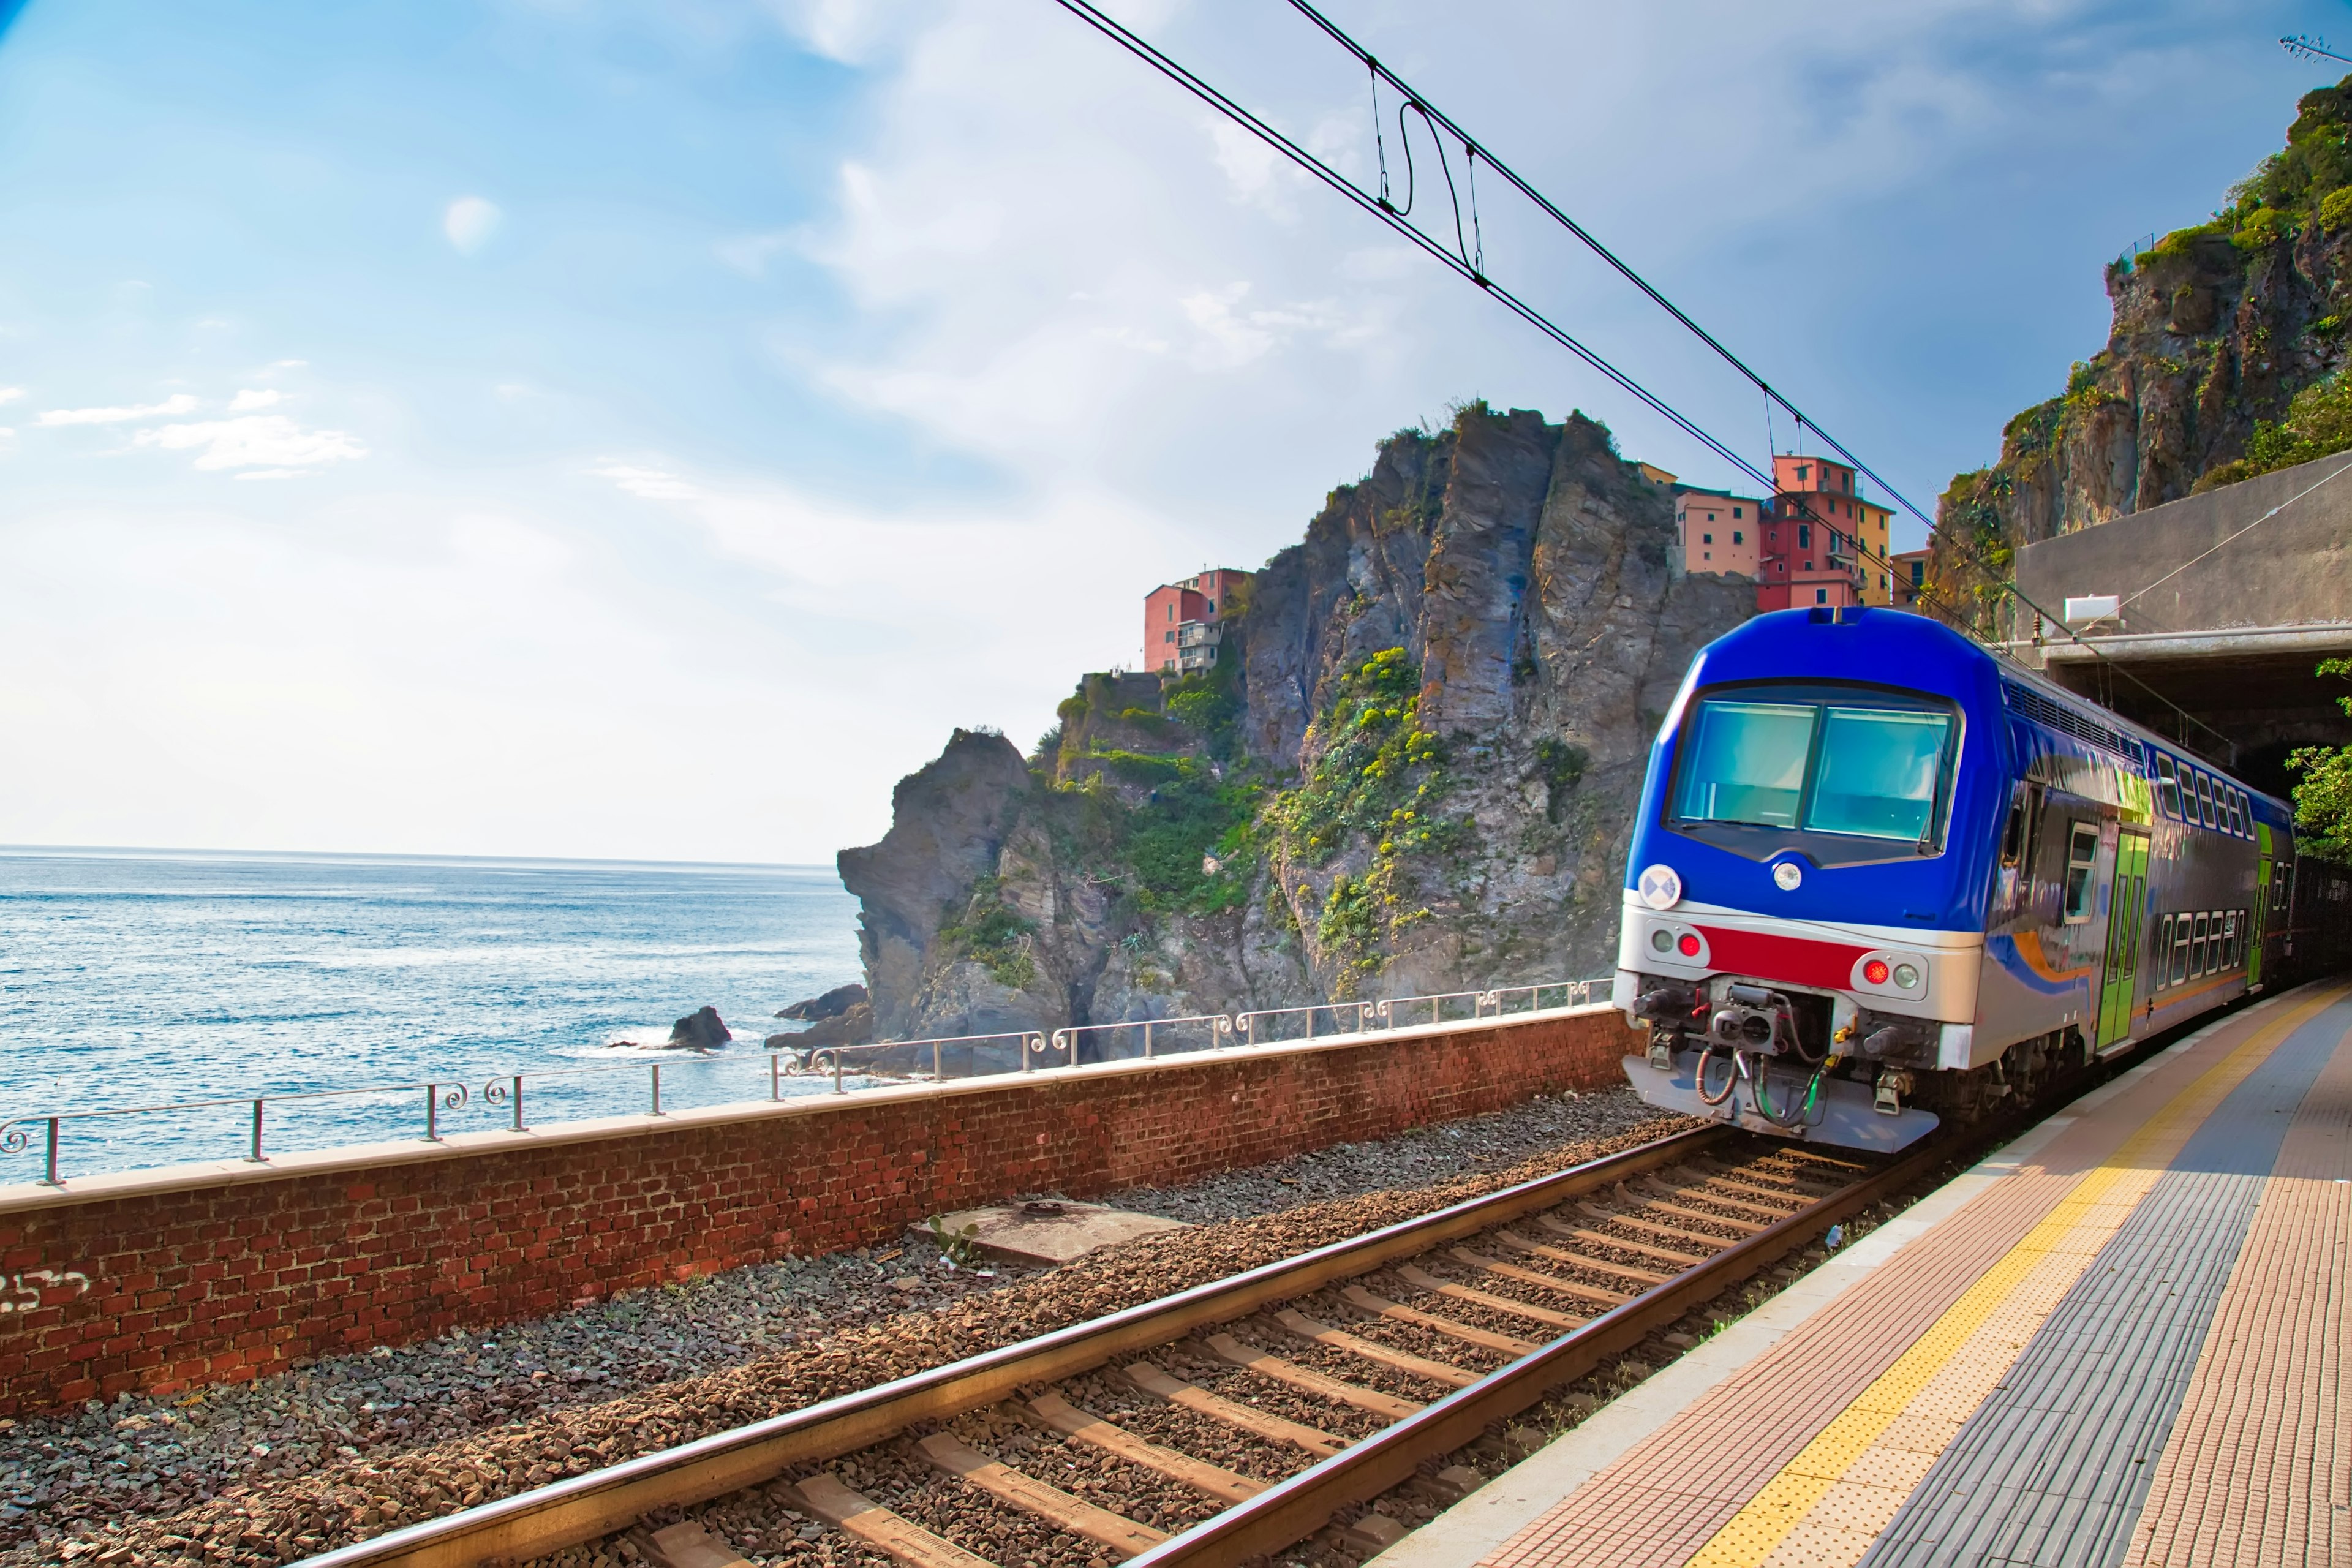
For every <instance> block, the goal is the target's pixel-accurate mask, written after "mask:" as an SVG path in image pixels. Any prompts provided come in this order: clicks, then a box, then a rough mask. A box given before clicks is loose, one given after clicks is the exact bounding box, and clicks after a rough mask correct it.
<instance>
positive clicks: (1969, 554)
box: [1288, 0, 2326, 753]
mask: <svg viewBox="0 0 2352 1568" xmlns="http://www.w3.org/2000/svg"><path fill="white" fill-rule="evenodd" d="M1288 4H1289V5H1290V7H1291V8H1292V9H1293V10H1295V11H1297V13H1298V14H1299V15H1300V16H1305V17H1306V18H1307V20H1308V21H1309V22H1311V23H1313V24H1314V25H1315V26H1316V27H1317V28H1318V29H1319V30H1320V31H1321V32H1322V33H1323V34H1324V35H1325V36H1326V37H1329V38H1330V39H1331V40H1332V41H1333V42H1334V43H1336V44H1338V45H1339V47H1341V48H1343V49H1345V50H1346V51H1347V52H1348V53H1349V55H1351V56H1353V57H1354V58H1356V59H1357V61H1358V62H1359V63H1360V64H1362V65H1363V66H1364V67H1365V68H1366V69H1368V70H1369V71H1370V72H1371V73H1372V75H1373V77H1374V78H1375V79H1381V80H1385V81H1387V82H1388V84H1389V85H1390V86H1391V87H1392V88H1394V89H1396V90H1397V91H1398V92H1399V93H1401V94H1402V95H1403V96H1404V98H1405V99H1406V100H1407V101H1409V102H1410V103H1412V106H1413V108H1414V109H1415V110H1418V111H1419V112H1420V113H1421V115H1422V116H1423V119H1424V120H1425V121H1428V122H1430V123H1431V124H1432V125H1433V126H1443V127H1444V128H1445V129H1446V130H1447V131H1450V132H1453V133H1454V136H1456V137H1457V138H1459V139H1460V140H1461V142H1462V145H1463V149H1464V153H1465V157H1466V158H1468V159H1470V160H1473V161H1475V160H1476V159H1478V158H1482V157H1483V158H1485V159H1486V163H1488V165H1489V166H1491V167H1492V168H1493V169H1494V170H1495V171H1496V173H1497V174H1500V175H1501V176H1502V177H1503V178H1504V179H1506V180H1507V181H1509V182H1510V184H1511V185H1512V187H1513V188H1514V189H1515V190H1517V192H1518V193H1519V194H1520V195H1523V196H1525V197H1527V198H1528V201H1529V202H1531V203H1533V204H1534V205H1536V207H1537V208H1538V210H1540V211H1541V212H1542V213H1543V214H1544V215H1545V216H1548V217H1549V218H1551V219H1552V220H1553V221H1554V222H1555V223H1558V224H1559V225H1560V226H1562V227H1564V228H1566V229H1567V230H1568V231H1569V232H1570V234H1572V235H1574V236H1575V237H1577V238H1578V239H1579V240H1580V241H1581V242H1582V243H1583V244H1584V245H1585V247H1587V248H1589V249H1590V250H1591V252H1592V253H1593V254H1594V255H1595V256H1597V257H1599V258H1601V260H1602V261H1603V262H1605V263H1607V264H1608V266H1609V267H1610V268H1612V270H1614V271H1615V272H1616V273H1617V274H1618V275H1619V276H1620V277H1622V278H1623V279H1625V280H1626V281H1627V282H1629V283H1631V284H1632V285H1633V287H1634V288H1636V289H1639V290H1641V292H1642V293H1643V294H1644V295H1645V296H1647V297H1648V298H1649V299H1650V300H1651V301H1652V302H1654V304H1656V305H1657V306H1658V308H1659V309H1660V310H1664V311H1665V312H1666V313H1667V314H1668V315H1670V316H1672V317H1673V318H1674V319H1675V321H1677V322H1679V323H1680V324H1681V325H1682V326H1683V327H1684V328H1685V329H1686V330H1687V331H1690V332H1691V333H1692V335H1694V336H1695V337H1696V338H1697V339H1698V340H1699V341H1700V342H1703V343H1705V344H1706V346H1707V347H1708V348H1710V349H1713V350H1714V351H1715V352H1716V353H1717V355H1719V356H1720V357H1721V358H1722V359H1723V361H1724V363H1727V364H1728V365H1730V366H1731V367H1732V368H1733V369H1734V370H1736V371H1738V373H1739V374H1741V375H1742V376H1744V377H1746V378H1747V379H1748V381H1749V382H1750V383H1751V384H1754V385H1755V386H1756V387H1757V388H1758V390H1759V391H1760V392H1761V393H1762V394H1763V395H1764V397H1765V400H1766V402H1765V406H1766V411H1767V419H1768V422H1769V411H1770V406H1771V405H1772V404H1774V403H1778V404H1779V405H1780V406H1781V407H1782V408H1784V409H1786V410H1787V411H1788V413H1789V416H1790V419H1791V420H1793V421H1794V422H1795V425H1796V428H1797V440H1798V449H1799V450H1800V452H1801V451H1802V450H1803V443H1804V433H1805V431H1806V429H1807V428H1808V427H1811V430H1812V432H1813V434H1814V435H1816V436H1819V437H1821V438H1822V443H1823V445H1825V446H1827V447H1829V448H1830V450H1832V451H1833V452H1835V453H1836V454H1837V455H1838V456H1839V457H1841V458H1844V459H1845V461H1846V463H1847V464H1848V465H1849V466H1851V467H1852V468H1853V469H1854V470H1855V471H1856V472H1857V473H1859V474H1862V475H1863V476H1864V477H1865V478H1867V479H1870V481H1871V482H1872V483H1874V484H1875V485H1877V486H1878V487H1879V489H1882V490H1884V491H1885V492H1886V494H1887V495H1888V496H1889V497H1890V498H1891V499H1893V500H1895V503H1896V504H1897V505H1898V506H1900V507H1901V508H1902V509H1903V510H1906V511H1907V512H1909V513H1910V514H1911V515H1912V516H1913V517H1915V518H1917V519H1918V520H1919V521H1920V522H1921V523H1922V524H1924V525H1925V526H1926V528H1927V534H1928V537H1929V538H1930V539H1941V540H1942V541H1943V542H1945V543H1946V544H1947V545H1948V546H1950V547H1951V548H1952V549H1953V550H1955V551H1956V552H1958V553H1959V554H1961V555H1962V556H1964V557H1965V558H1967V560H1968V561H1969V563H1971V564H1973V565H1974V566H1975V567H1976V568H1977V569H1978V570H1979V571H1980V572H1982V573H1983V574H1985V575H1986V576H1987V577H1988V578H1990V579H1991V582H1992V585H1993V586H1994V587H1996V588H1997V589H1998V590H1999V591H2000V593H2001V594H2003V595H2006V596H2007V597H2009V598H2011V599H2013V600H2015V601H2016V602H2017V604H2018V605H2020V606H2021V607H2022V608H2024V609H2025V610H2027V611H2029V612H2030V613H2032V616H2034V618H2035V621H2036V623H2037V625H2038V626H2042V627H2050V628H2054V629H2056V630H2057V631H2058V632H2060V633H2061V634H2062V635H2063V636H2065V637H2068V638H2070V639H2072V640H2073V641H2074V642H2076V643H2079V644H2081V645H2082V647H2084V649H2085V650H2086V651H2087V652H2089V653H2090V654H2091V656H2092V657H2093V658H2096V659H2097V660H2099V662H2100V663H2102V664H2105V665H2107V666H2109V667H2110V669H2111V671H2112V673H2114V674H2116V675H2120V676H2122V677H2123V678H2124V679H2126V680H2128V681H2130V682H2131V683H2132V684H2133V685H2134V686H2137V687H2138V688H2139V689H2141V690H2143V691H2145V692H2147V694H2148V695H2149V696H2150V697H2153V698H2155V699H2156V700H2158V702H2160V703H2162V704H2164V705H2165V706H2166V707H2168V708H2170V709H2171V710H2173V711H2174V712H2175V713H2177V714H2179V716H2180V718H2181V719H2182V720H2183V721H2185V722H2188V723H2192V724H2195V725H2197V726H2198V727H2199V728H2200V729H2201V730H2203V731H2206V732H2207V733H2208V734H2210V735H2212V736H2213V737H2214V738H2215V739H2216V740H2220V741H2221V742H2223V743H2225V744H2227V745H2230V746H2231V750H2232V752H2233V753H2234V751H2235V742H2231V741H2230V740H2229V737H2227V736H2226V735H2223V734H2222V733H2221V731H2219V730H2216V729H2214V728H2213V727H2212V726H2211V725H2210V724H2207V723H2206V722H2205V721H2203V720H2201V719H2199V718H2197V717H2196V716H2195V715H2194V714H2192V713H2190V712H2189V710H2187V709H2185V708H2183V707H2181V706H2180V705H2179V703H2178V702H2175V701H2173V700H2172V699H2170V698H2168V697H2167V696H2165V695H2164V694H2163V693H2162V692H2160V691H2158V690H2157V689H2155V688H2154V687H2152V686H2150V685H2148V684H2147V682H2146V681H2144V680H2142V679H2140V678H2139V677H2137V676H2136V675H2134V674H2132V673H2131V672H2130V671H2129V670H2127V669H2124V668H2121V667H2120V666H2116V664H2115V661H2114V660H2112V659H2110V658H2108V657H2107V656H2106V654H2105V653H2104V652H2103V651H2101V650H2100V649H2099V648H2098V647H2096V646H2095V645H2094V644H2093V643H2092V642H2091V641H2090V639H2089V638H2087V637H2083V636H2081V635H2079V634H2077V633H2076V632H2075V631H2074V629H2073V628H2072V627H2070V626H2067V625H2066V624H2065V622H2064V620H2063V617H2060V616H2053V615H2052V614H2051V613H2050V612H2049V611H2047V610H2045V609H2043V608H2042V606H2041V605H2038V604H2036V603H2034V602H2033V601H2032V599H2030V598H2028V597H2027V596H2026V595H2024V594H2023V593H2021V592H2020V591H2019V589H2018V587H2017V584H2016V583H2015V582H2014V581H2011V579H2010V577H2009V576H2008V574H2005V573H2004V572H2002V571H2001V569H2000V567H1999V566H1998V565H1997V564H1996V563H1993V562H1992V561H1990V560H1989V559H1988V558H1987V557H1986V556H1985V554H1984V552H1981V551H1979V549H1977V548H1976V546H1975V545H1974V544H1973V543H1972V542H1969V541H1968V540H1967V539H1964V538H1962V537H1960V536H1958V534H1955V533H1952V532H1950V531H1947V530H1946V529H1945V528H1944V526H1943V524H1942V522H1941V521H1940V520H1938V519H1937V518H1933V517H1930V516H1929V515H1928V514H1927V512H1926V511H1924V510H1921V509H1920V508H1919V507H1918V506H1917V505H1916V503H1914V502H1913V501H1912V500H1910V499H1909V498H1908V497H1906V495H1904V493H1903V492H1902V491H1901V490H1899V489H1895V486H1893V485H1892V484H1889V483H1888V482H1887V480H1886V478H1885V475H1883V474H1881V473H1879V472H1878V470H1876V469H1875V468H1872V467H1871V466H1870V465H1869V464H1867V463H1865V462H1864V461H1863V460H1862V459H1861V458H1858V457H1856V456H1855V455H1854V453H1853V451H1852V449H1850V448H1849V447H1846V445H1845V444H1844V443H1843V442H1842V441H1840V440H1839V439H1838V438H1837V437H1834V436H1832V435H1831V434H1830V433H1829V432H1828V431H1826V430H1824V429H1822V427H1821V426H1820V425H1818V424H1816V423H1815V422H1814V421H1812V420H1811V419H1809V418H1808V417H1806V416H1805V412H1804V410H1802V409H1801V408H1799V407H1798V406H1797V405H1796V404H1794V403H1793V402H1791V401H1790V399H1789V397H1788V396H1787V395H1785V394H1783V393H1782V392H1780V389H1779V388H1777V387H1775V386H1773V385H1772V384H1771V383H1770V382H1769V381H1767V380H1765V379H1764V377H1763V375H1762V374H1760V373H1759V372H1758V371H1757V370H1756V369H1755V368H1754V367H1753V366H1751V365H1750V364H1748V362H1747V361H1745V360H1743V359H1741V358H1740V357H1739V356H1738V354H1736V353H1733V352H1732V351H1731V350H1730V349H1729V348H1728V347H1727V346H1726V345H1725V344H1724V342H1722V341H1721V340H1720V339H1718V338H1717V337H1716V336H1715V334H1714V333H1712V332H1710V331H1707V330H1706V328H1705V327H1702V326H1700V325H1699V324H1698V322H1697V321H1694V320H1693V319H1692V318H1691V316H1690V315H1689V314H1688V312H1686V311H1685V310H1683V308H1682V307H1681V306H1679V305H1677V304H1675V302H1674V300H1671V299H1669V298H1667V297H1666V295H1665V294H1664V292H1662V291H1661V290H1660V289H1657V288H1656V287H1655V286H1654V285H1653V284H1652V283H1651V282H1650V280H1649V279H1646V278H1644V277H1643V276H1642V275H1641V274H1640V273H1639V272H1637V271H1635V270H1634V269H1633V266H1632V265H1631V264H1630V263H1628V262H1627V261H1626V260H1625V259H1624V258H1622V257H1621V256H1619V255H1618V254H1617V253H1616V252H1615V251H1613V250H1612V249H1610V248H1609V247H1607V246H1606V245H1603V244H1602V243H1601V240H1600V239H1599V238H1598V237H1595V236H1594V235H1593V234H1592V233H1591V231H1590V230H1589V229H1587V228H1585V227H1584V226H1583V225H1581V224H1580V223H1578V222H1577V221H1576V220H1575V219H1574V218H1572V217H1570V216H1569V215H1568V214H1567V213H1566V212H1565V211H1563V210H1562V209H1561V208H1560V207H1559V205H1558V204H1556V203H1554V202H1553V201H1552V200H1551V198H1550V197H1549V196H1547V195H1544V194H1543V192H1541V191H1540V190H1538V189H1537V188H1536V186H1535V185H1534V184H1531V183H1530V182H1528V180H1527V179H1526V178H1524V177H1523V176H1521V175H1520V174H1519V173H1518V172H1517V170H1516V169H1514V168H1512V167H1511V166H1510V165H1509V164H1508V163H1505V162H1504V161H1503V160H1502V159H1500V158H1497V157H1496V155H1495V153H1494V151H1493V150H1492V149H1491V148H1489V147H1487V146H1486V145H1485V144H1484V143H1482V142H1479V141H1478V139H1477V138H1476V137H1475V136H1473V135H1471V134H1470V132H1468V131H1466V130H1465V129H1464V128H1463V126H1462V125H1461V124H1460V122H1458V121H1455V120H1454V118H1453V117H1452V116H1451V115H1448V114H1447V113H1445V112H1444V110H1440V109H1438V108H1436V107H1435V106H1434V105H1433V104H1431V103H1430V102H1429V100H1428V99H1427V98H1426V97H1425V96H1423V94H1422V93H1421V92H1420V90H1419V89H1416V88H1414V87H1413V85H1412V83H1410V82H1408V81H1406V80H1405V79H1403V78H1402V77H1401V76H1399V75H1397V73H1396V72H1394V71H1393V70H1391V69H1390V68H1388V67H1386V66H1384V65H1382V64H1381V62H1380V60H1379V58H1377V57H1375V56H1374V55H1373V54H1372V52H1371V51H1370V49H1367V48H1365V47H1363V46H1362V45H1361V44H1360V43H1358V42H1357V41H1356V40H1355V38H1354V37H1351V36H1349V33H1348V32H1347V30H1346V29H1344V28H1342V27H1341V26H1339V24H1338V23H1336V22H1334V21H1332V20H1331V18H1330V17H1328V16H1325V15H1324V14H1323V13H1322V12H1321V11H1320V10H1318V8H1317V7H1316V6H1315V5H1312V4H1311V3H1310V0H1288ZM2282 42H2287V43H2289V44H2290V47H2294V46H2295V45H2296V44H2299V43H2301V40H2282ZM2304 47H2309V46H2308V45H2305V46H2304ZM2315 52H2321V53H2324V52H2326V51H2325V50H2324V49H2323V50H2318V51H2315ZM1443 145H1444V144H1443V142H1441V143H1440V146H1441V148H1442V147H1443ZM1458 221H1459V220H1458V216H1457V223H1458ZM1474 281H1476V282H1478V283H1480V284H1481V285H1482V286H1484V287H1490V288H1491V287H1492V285H1491V283H1489V281H1488V280H1487V279H1484V278H1479V279H1474ZM1737 466H1738V467H1739V468H1742V470H1743V471H1745V472H1747V473H1749V474H1750V475H1755V473H1756V470H1755V469H1754V468H1749V467H1748V465H1746V464H1744V463H1741V464H1738V465H1737ZM1758 477H1759V481H1760V482H1766V483H1769V482H1770V481H1769V480H1762V479H1761V476H1758ZM1856 545H1857V547H1858V548H1861V547H1862V546H1861V542H1860V541H1859V540H1857V541H1856ZM1880 559H1881V560H1884V558H1883V557H1881V558H1880ZM1890 574H1891V566H1890ZM1922 586H1923V588H1924V584H1923V585H1922ZM1923 596H1925V595H1924V594H1923ZM1937 597H1942V596H1941V595H1937ZM1943 602H1944V603H1945V604H1946V605H1949V606H1950V607H1951V608H1952V609H1953V611H1954V613H1955V614H1956V615H1962V616H1966V618H1967V619H1969V620H1970V621H1973V620H1974V618H1975V617H1974V616H1973V615H1972V614H1969V612H1968V608H1967V606H1963V605H1958V604H1957V603H1955V602H1954V601H1952V600H1950V599H1948V598H1943ZM2009 651H2010V650H2009V649H2008V648H2007V647H2001V648H2000V652H2002V653H2003V654H2004V655H2008V654H2009Z"/></svg>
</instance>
